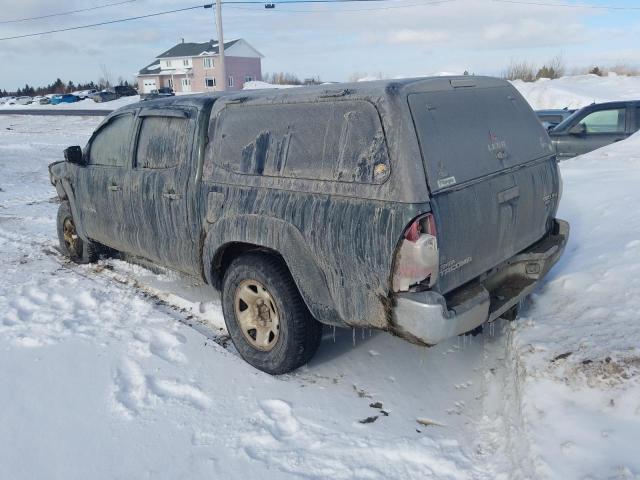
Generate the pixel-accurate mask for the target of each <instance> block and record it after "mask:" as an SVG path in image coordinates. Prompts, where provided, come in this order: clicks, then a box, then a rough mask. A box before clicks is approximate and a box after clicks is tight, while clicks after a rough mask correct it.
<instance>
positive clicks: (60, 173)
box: [49, 161, 88, 240]
mask: <svg viewBox="0 0 640 480" xmlns="http://www.w3.org/2000/svg"><path fill="white" fill-rule="evenodd" d="M49 178H50V180H51V183H52V184H53V186H54V187H55V189H56V193H57V194H58V197H59V198H60V200H61V201H63V202H69V206H70V208H71V215H73V222H74V224H75V226H76V231H77V232H78V235H79V236H80V237H81V238H83V239H85V240H86V239H87V238H88V237H87V233H86V231H85V229H84V225H83V224H82V216H81V215H80V210H79V205H78V203H77V201H76V196H75V194H74V191H73V184H72V182H71V172H70V166H69V163H67V162H65V161H59V162H54V163H52V164H50V165H49Z"/></svg>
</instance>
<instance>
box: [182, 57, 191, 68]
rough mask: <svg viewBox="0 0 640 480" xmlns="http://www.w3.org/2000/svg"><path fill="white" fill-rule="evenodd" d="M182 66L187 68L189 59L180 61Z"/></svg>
mask: <svg viewBox="0 0 640 480" xmlns="http://www.w3.org/2000/svg"><path fill="white" fill-rule="evenodd" d="M182 65H183V66H185V67H188V66H189V59H188V58H185V59H184V60H182Z"/></svg>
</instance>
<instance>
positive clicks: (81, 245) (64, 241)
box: [57, 202, 98, 263]
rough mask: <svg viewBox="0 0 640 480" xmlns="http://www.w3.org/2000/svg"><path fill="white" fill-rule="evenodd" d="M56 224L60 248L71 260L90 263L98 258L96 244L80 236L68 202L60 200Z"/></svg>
mask: <svg viewBox="0 0 640 480" xmlns="http://www.w3.org/2000/svg"><path fill="white" fill-rule="evenodd" d="M57 226H58V241H59V242H60V250H61V251H62V253H63V254H65V255H66V256H68V257H69V258H70V259H71V261H72V262H75V263H92V262H95V261H96V260H98V245H97V244H96V243H94V242H92V241H90V240H83V239H82V238H80V236H79V235H78V232H77V230H76V224H75V222H74V220H73V216H72V215H71V207H70V206H69V203H68V202H62V203H61V204H60V207H59V208H58V219H57Z"/></svg>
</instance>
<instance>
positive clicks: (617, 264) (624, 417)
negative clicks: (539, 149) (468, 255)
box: [508, 134, 640, 478]
mask: <svg viewBox="0 0 640 480" xmlns="http://www.w3.org/2000/svg"><path fill="white" fill-rule="evenodd" d="M561 167H562V175H563V180H564V197H563V198H562V202H561V204H560V205H561V207H560V212H559V214H558V216H559V217H560V218H564V219H566V220H568V221H569V222H570V223H571V239H570V241H569V244H568V246H567V250H566V252H565V254H564V257H563V258H562V259H561V261H560V263H559V264H558V265H557V266H556V267H555V268H554V270H552V274H551V276H550V278H549V280H548V281H547V282H546V284H545V285H544V287H543V288H541V289H539V290H538V291H537V292H536V293H535V294H534V295H533V296H532V299H531V304H532V306H531V308H530V309H529V310H528V311H526V312H524V315H523V318H522V319H521V320H519V321H518V322H516V323H515V324H513V326H514V330H513V332H511V334H510V340H511V342H510V348H509V350H510V352H509V355H508V356H509V357H510V358H511V359H512V360H513V361H514V362H515V374H516V375H517V379H518V382H519V387H518V388H519V392H518V394H519V405H518V408H519V409H521V412H522V416H523V418H524V428H523V429H522V431H521V432H520V434H521V437H522V438H524V439H527V440H526V441H528V442H529V443H530V445H531V454H532V459H533V464H534V468H535V474H536V475H535V476H538V477H539V478H638V475H640V456H638V451H637V439H638V436H639V435H640V208H639V207H640V205H639V204H640V194H639V193H638V192H639V190H638V185H640V134H636V135H634V136H633V137H631V138H630V139H628V140H627V141H624V142H620V143H617V144H614V145H611V146H609V147H605V148H602V149H600V150H596V151H594V152H591V153H590V154H587V155H584V156H582V157H577V158H575V159H573V160H570V161H567V162H563V163H562V164H561ZM515 442H516V443H517V442H518V440H516V441H515Z"/></svg>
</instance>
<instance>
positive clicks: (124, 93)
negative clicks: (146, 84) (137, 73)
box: [113, 85, 138, 98]
mask: <svg viewBox="0 0 640 480" xmlns="http://www.w3.org/2000/svg"><path fill="white" fill-rule="evenodd" d="M113 91H114V92H115V93H116V95H117V96H118V98H120V97H130V96H132V95H137V94H138V92H137V91H136V90H135V88H133V87H130V86H128V85H117V86H115V87H113Z"/></svg>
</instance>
